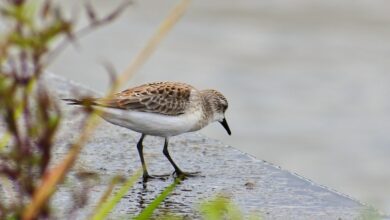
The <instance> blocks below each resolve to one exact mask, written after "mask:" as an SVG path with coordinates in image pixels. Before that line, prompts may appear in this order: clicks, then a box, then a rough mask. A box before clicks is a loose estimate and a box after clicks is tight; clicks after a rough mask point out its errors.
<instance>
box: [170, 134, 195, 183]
mask: <svg viewBox="0 0 390 220" xmlns="http://www.w3.org/2000/svg"><path fill="white" fill-rule="evenodd" d="M163 154H164V155H165V157H167V158H168V160H169V162H170V163H171V164H172V166H173V167H174V168H175V173H176V175H177V176H178V177H186V176H195V175H196V174H198V173H199V172H193V173H189V172H183V171H182V170H181V169H180V168H179V167H178V166H177V165H176V163H175V162H174V161H173V160H172V158H171V155H169V151H168V138H165V142H164V149H163Z"/></svg>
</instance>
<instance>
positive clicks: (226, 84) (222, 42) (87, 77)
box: [49, 0, 390, 213]
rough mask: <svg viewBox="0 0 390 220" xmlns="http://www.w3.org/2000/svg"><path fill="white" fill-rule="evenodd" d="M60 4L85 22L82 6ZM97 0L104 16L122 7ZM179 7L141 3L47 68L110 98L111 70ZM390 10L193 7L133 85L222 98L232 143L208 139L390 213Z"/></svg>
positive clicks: (338, 4)
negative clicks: (190, 89) (174, 87)
mask: <svg viewBox="0 0 390 220" xmlns="http://www.w3.org/2000/svg"><path fill="white" fill-rule="evenodd" d="M58 2H61V3H63V4H65V5H66V6H67V8H68V9H72V10H71V11H72V12H73V14H77V13H74V11H77V10H73V9H78V10H79V11H80V13H79V15H80V16H79V18H80V24H82V23H83V22H84V23H85V21H87V20H88V19H86V18H85V16H84V17H83V16H82V15H81V14H82V13H81V11H82V10H81V5H82V4H83V1H79V0H68V1H58ZM92 2H93V4H94V6H96V8H97V11H98V15H100V16H102V15H104V14H105V13H108V11H109V10H110V9H112V8H114V7H115V6H116V5H117V4H119V3H120V2H121V0H111V1H104V0H94V1H92ZM177 2H178V1H177V0H165V1H155V0H142V1H134V5H132V6H131V7H130V8H129V10H127V11H126V12H125V14H124V15H123V16H121V17H120V18H119V19H118V20H117V21H115V22H114V23H112V24H110V25H109V26H107V27H104V28H102V29H100V30H98V31H96V32H94V33H93V34H91V35H89V36H86V37H85V38H83V39H81V40H80V41H78V45H77V46H76V47H68V48H67V49H66V50H65V52H64V53H63V54H62V55H61V56H60V57H59V59H57V60H56V62H55V63H54V64H53V65H52V66H50V67H49V70H50V71H51V72H54V73H56V74H59V75H62V76H64V77H66V78H69V79H72V80H74V81H77V82H81V83H83V84H85V85H88V86H89V87H92V88H94V89H96V90H98V91H101V92H104V91H106V88H107V86H108V85H109V77H108V75H107V72H106V70H105V68H103V67H102V65H101V63H102V61H107V62H110V63H112V64H113V66H114V67H115V69H116V70H117V71H118V72H119V73H120V72H122V71H123V70H125V68H126V67H127V66H128V64H129V62H131V60H132V59H133V58H134V57H135V55H136V54H137V53H138V51H139V50H140V49H141V48H142V47H143V45H145V43H146V41H147V39H149V37H150V36H151V35H152V34H153V33H154V31H155V30H156V28H157V26H158V25H159V23H160V22H161V20H162V19H163V18H164V17H165V16H166V14H167V13H168V12H169V10H170V9H171V7H172V6H173V5H174V4H176V3H177ZM389 8H390V1H386V0H345V1H339V0H327V1H313V0H293V1H279V0H276V1H260V0H241V1H234V0H214V1H209V0H196V1H192V3H191V6H190V8H189V10H188V11H187V12H186V13H185V15H184V17H183V18H182V19H181V20H180V22H179V23H178V24H177V25H176V26H175V27H174V28H173V29H172V31H171V32H170V33H169V34H168V36H167V37H166V38H165V39H164V40H163V42H162V44H161V45H159V47H158V50H157V51H156V53H154V54H153V56H152V57H151V58H150V59H148V61H147V62H146V63H145V65H144V66H142V68H141V69H140V70H139V71H138V72H137V74H135V75H134V77H132V79H131V80H130V81H129V82H128V83H127V85H126V86H129V87H130V86H136V85H139V84H141V83H145V82H153V81H160V80H163V81H167V80H168V81H181V82H186V83H189V84H191V85H194V86H195V87H197V88H199V89H207V88H213V89H217V90H219V91H221V92H222V93H223V94H224V95H225V96H226V97H227V99H228V101H229V110H228V112H227V117H228V121H229V125H230V126H231V128H232V129H233V130H234V135H233V136H229V137H227V136H226V133H225V132H224V131H223V129H222V128H221V127H220V125H217V124H215V125H211V126H208V127H207V128H205V129H204V130H202V131H201V133H204V134H206V135H208V136H210V137H215V138H217V139H220V140H224V142H225V143H227V144H229V145H231V146H235V147H237V148H239V149H240V150H242V151H244V152H247V153H249V154H251V155H254V156H255V157H257V158H262V159H265V160H267V161H270V162H272V163H275V164H278V165H280V166H282V167H283V168H285V169H287V170H290V171H293V172H296V173H300V174H302V175H304V176H306V177H309V178H310V179H312V180H315V181H316V182H318V183H321V184H324V185H327V186H330V187H332V188H334V189H337V190H338V191H342V192H345V193H347V194H349V195H351V196H353V197H354V198H356V199H358V200H360V201H364V202H365V203H368V204H371V205H373V206H375V207H376V208H378V209H380V210H382V211H383V212H386V213H390V197H389V196H388V195H390V175H389V171H388V167H390V160H389V155H390V147H389V146H390V135H389V134H388V133H389V132H388V131H389V130H390V99H389V94H390V86H389V82H390V74H389V70H390V62H389V58H390V44H389V43H388V41H389V39H390V28H389V27H390V13H389V10H388V9H389ZM83 18H84V19H83ZM81 26H82V25H81ZM126 86H124V88H125V87H126Z"/></svg>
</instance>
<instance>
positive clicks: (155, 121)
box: [64, 82, 231, 181]
mask: <svg viewBox="0 0 390 220" xmlns="http://www.w3.org/2000/svg"><path fill="white" fill-rule="evenodd" d="M64 100H65V101H68V104H71V105H86V103H88V105H90V106H91V107H92V108H96V109H98V110H100V111H101V112H102V114H101V117H102V118H103V119H105V120H106V121H108V122H110V123H112V124H115V125H118V126H121V127H125V128H128V129H131V130H133V131H136V132H139V133H141V134H142V135H141V138H140V139H139V141H138V144H137V149H138V153H139V157H140V159H141V163H142V169H143V179H144V181H146V180H147V179H148V178H152V177H153V176H150V175H149V174H148V171H147V169H146V164H145V160H144V157H143V145H142V141H143V140H144V138H145V136H146V135H152V136H159V137H163V138H165V142H164V149H163V154H164V155H165V156H166V157H167V159H168V160H169V162H170V163H171V164H172V166H173V167H174V168H175V173H176V175H177V176H179V177H185V176H193V175H195V174H197V173H198V172H196V173H189V172H183V171H182V170H181V169H180V168H179V167H178V166H177V165H176V164H175V162H174V161H173V160H172V158H171V156H170V155H169V152H168V142H169V137H172V136H176V135H179V134H182V133H186V132H192V131H197V130H200V129H202V128H203V127H205V126H206V125H208V124H209V123H211V122H214V121H218V122H220V123H221V124H222V126H223V127H224V128H225V129H226V131H227V133H228V134H229V135H231V131H230V128H229V126H228V123H227V122H226V119H225V111H226V109H227V108H228V102H227V100H226V98H225V97H224V96H223V95H222V94H221V93H220V92H218V91H216V90H212V89H208V90H197V89H195V88H194V87H193V86H191V85H188V84H185V83H178V82H156V83H148V84H144V85H141V86H137V87H134V88H130V89H126V90H124V91H122V92H119V93H116V94H115V95H113V96H112V97H111V98H109V99H105V98H94V99H89V100H82V99H64Z"/></svg>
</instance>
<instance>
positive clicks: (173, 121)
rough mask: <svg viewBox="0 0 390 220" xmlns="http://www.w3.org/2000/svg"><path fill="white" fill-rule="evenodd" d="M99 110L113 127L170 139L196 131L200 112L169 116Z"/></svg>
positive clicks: (110, 109) (103, 108) (117, 110)
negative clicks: (116, 126) (117, 126)
mask: <svg viewBox="0 0 390 220" xmlns="http://www.w3.org/2000/svg"><path fill="white" fill-rule="evenodd" d="M96 108H97V109H99V110H101V111H102V112H103V113H104V114H103V116H102V117H103V118H104V119H105V120H106V121H108V122H110V123H112V124H115V125H119V126H121V127H125V128H128V129H131V130H133V131H137V132H140V133H143V134H147V135H153V136H161V137H170V136H175V135H178V134H182V133H185V132H189V131H194V130H198V129H199V128H197V127H198V126H197V125H198V124H199V121H200V120H201V118H202V117H201V116H202V112H200V111H195V112H192V113H191V114H182V115H179V116H169V115H162V114H155V113H149V112H137V111H130V110H122V109H114V108H105V107H96Z"/></svg>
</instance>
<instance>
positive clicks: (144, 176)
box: [137, 134, 149, 180]
mask: <svg viewBox="0 0 390 220" xmlns="http://www.w3.org/2000/svg"><path fill="white" fill-rule="evenodd" d="M145 136H146V135H145V134H142V136H141V138H140V139H139V141H138V143H137V149H138V154H139V157H140V159H141V163H142V170H143V178H144V180H146V179H147V178H148V177H149V174H148V170H147V169H146V164H145V160H144V154H143V148H144V146H143V145H142V141H143V140H144V138H145Z"/></svg>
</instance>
